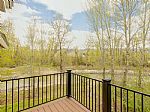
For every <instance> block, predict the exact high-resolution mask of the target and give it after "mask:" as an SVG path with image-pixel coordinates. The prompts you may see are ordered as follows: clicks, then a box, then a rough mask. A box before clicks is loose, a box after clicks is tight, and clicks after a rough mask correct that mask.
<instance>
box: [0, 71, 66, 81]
mask: <svg viewBox="0 0 150 112" xmlns="http://www.w3.org/2000/svg"><path fill="white" fill-rule="evenodd" d="M64 73H67V72H59V73H52V74H45V75H35V76H29V77H19V78H12V79H4V80H0V82H6V81H12V80H20V79H29V78H35V77H42V76H50V75H56V74H64Z"/></svg>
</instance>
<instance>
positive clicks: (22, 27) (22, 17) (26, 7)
mask: <svg viewBox="0 0 150 112" xmlns="http://www.w3.org/2000/svg"><path fill="white" fill-rule="evenodd" d="M85 9H86V0H15V4H14V7H13V9H11V10H7V12H6V13H2V14H1V18H2V20H5V19H7V18H10V19H12V21H13V22H14V27H15V33H16V36H17V37H18V38H19V39H20V41H21V43H25V41H26V40H25V36H26V31H27V25H28V23H29V21H30V19H31V17H32V16H33V15H34V16H38V17H39V18H40V19H42V20H44V21H47V20H52V18H53V17H54V16H55V15H56V14H61V15H63V17H64V18H65V19H68V20H70V21H71V30H72V31H71V33H69V34H70V38H73V39H72V40H73V42H72V45H73V47H79V48H84V43H85V41H86V39H87V37H88V36H89V35H90V34H91V32H90V31H89V25H88V20H87V17H86V10H85Z"/></svg>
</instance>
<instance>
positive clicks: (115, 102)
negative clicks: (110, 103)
mask: <svg viewBox="0 0 150 112" xmlns="http://www.w3.org/2000/svg"><path fill="white" fill-rule="evenodd" d="M116 90H117V88H116V86H115V112H117V92H116Z"/></svg>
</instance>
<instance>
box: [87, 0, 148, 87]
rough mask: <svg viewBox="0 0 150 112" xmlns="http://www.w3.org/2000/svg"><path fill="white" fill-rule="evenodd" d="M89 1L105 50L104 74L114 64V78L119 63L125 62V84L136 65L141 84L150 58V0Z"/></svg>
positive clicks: (92, 20) (93, 25)
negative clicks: (107, 67)
mask: <svg viewBox="0 0 150 112" xmlns="http://www.w3.org/2000/svg"><path fill="white" fill-rule="evenodd" d="M87 4H88V5H87V10H88V13H87V15H88V18H89V23H90V25H91V30H92V31H93V32H94V33H95V35H96V36H95V37H96V38H94V39H96V43H97V49H98V50H99V52H100V53H101V57H100V60H102V61H101V62H102V63H101V65H102V66H103V77H105V69H106V66H107V65H110V69H111V78H112V80H114V70H115V69H116V64H117V65H118V64H119V65H121V66H124V67H123V69H122V70H124V76H123V77H124V78H123V79H124V80H123V86H126V83H127V75H128V72H129V70H130V69H131V67H132V66H134V67H136V70H137V71H138V72H137V75H138V76H139V78H138V84H139V87H141V81H142V75H144V74H145V71H146V69H145V68H146V67H148V63H149V60H150V57H149V53H150V38H149V36H150V34H149V26H150V13H149V9H150V7H149V6H150V2H149V1H148V0H88V3H87ZM106 49H108V50H106ZM107 55H108V56H107ZM108 59H109V60H110V61H109V62H108V61H107V60H108Z"/></svg>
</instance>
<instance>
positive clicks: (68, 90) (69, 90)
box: [67, 70, 71, 98]
mask: <svg viewBox="0 0 150 112" xmlns="http://www.w3.org/2000/svg"><path fill="white" fill-rule="evenodd" d="M67 97H68V98H69V97H71V70H67Z"/></svg>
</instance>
